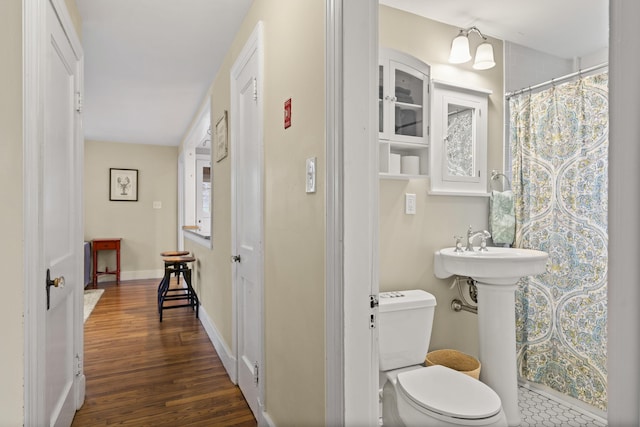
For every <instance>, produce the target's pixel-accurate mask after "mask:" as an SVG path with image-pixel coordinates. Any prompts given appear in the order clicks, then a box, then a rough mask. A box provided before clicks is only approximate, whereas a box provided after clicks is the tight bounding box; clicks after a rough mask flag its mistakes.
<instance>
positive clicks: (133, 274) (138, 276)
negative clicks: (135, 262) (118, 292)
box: [120, 268, 164, 280]
mask: <svg viewBox="0 0 640 427" xmlns="http://www.w3.org/2000/svg"><path fill="white" fill-rule="evenodd" d="M162 276H164V270H163V269H161V268H160V269H157V270H137V271H122V272H120V280H143V279H162Z"/></svg>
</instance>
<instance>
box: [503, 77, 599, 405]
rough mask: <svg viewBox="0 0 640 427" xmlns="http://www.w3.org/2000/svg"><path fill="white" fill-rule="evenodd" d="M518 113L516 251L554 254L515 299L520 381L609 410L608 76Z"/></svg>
mask: <svg viewBox="0 0 640 427" xmlns="http://www.w3.org/2000/svg"><path fill="white" fill-rule="evenodd" d="M509 108H510V111H511V117H510V144H511V152H512V156H513V170H512V172H513V182H514V185H513V189H514V192H515V195H516V247H521V248H531V249H539V250H542V251H545V252H548V253H549V264H548V267H547V272H546V273H544V274H541V275H539V276H535V277H529V278H525V279H523V280H522V281H521V282H520V286H519V289H518V291H517V293H516V316H517V317H516V330H517V332H516V335H517V336H516V340H517V352H518V370H519V374H520V376H521V377H522V378H524V379H527V380H529V381H532V382H535V383H539V384H543V385H546V386H548V387H551V388H552V389H554V390H557V391H559V392H561V393H563V394H566V395H568V396H571V397H574V398H576V399H579V400H581V401H583V402H586V403H587V404H589V405H591V406H594V407H596V408H599V409H601V410H606V407H607V369H606V362H607V353H606V350H607V331H606V323H607V241H608V235H607V167H608V154H607V153H608V150H607V149H608V132H609V127H608V74H607V73H604V74H598V75H595V76H590V77H583V78H580V79H579V80H576V81H573V82H569V83H565V84H561V85H556V86H554V87H552V88H550V89H547V90H544V91H542V92H538V93H524V94H521V95H518V96H514V97H512V98H511V99H510V100H509Z"/></svg>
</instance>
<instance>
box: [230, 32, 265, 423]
mask: <svg viewBox="0 0 640 427" xmlns="http://www.w3.org/2000/svg"><path fill="white" fill-rule="evenodd" d="M259 28H260V26H259V27H258V29H259ZM254 35H256V32H254ZM258 37H259V36H258ZM258 37H256V38H254V37H253V36H252V38H251V39H250V40H249V42H247V46H245V49H244V50H243V53H242V54H241V55H240V56H239V59H238V60H237V61H236V63H235V64H234V67H233V68H232V70H231V77H232V92H231V93H232V101H231V102H232V106H231V108H232V114H231V117H232V118H233V119H232V120H233V123H235V125H234V126H233V130H232V138H233V139H232V142H231V144H232V146H231V148H232V156H233V172H232V175H233V178H232V179H233V197H232V203H233V206H234V212H233V214H234V216H233V220H234V224H233V242H232V246H233V248H232V249H233V251H234V260H235V261H236V262H235V271H234V292H235V301H236V307H235V309H236V333H237V338H236V344H237V345H236V357H237V364H238V366H237V369H238V385H239V386H240V390H242V393H243V394H244V396H245V399H246V400H247V402H248V403H249V406H250V407H251V410H252V411H253V414H254V416H255V417H256V418H257V419H259V416H260V414H261V412H262V411H261V409H260V408H261V406H262V405H263V402H262V399H261V397H262V396H263V394H262V392H261V391H262V390H263V387H262V384H261V383H260V370H261V368H262V366H263V364H262V348H263V296H262V295H263V248H262V236H263V231H262V228H263V223H262V217H263V215H262V212H263V202H262V200H263V197H262V170H263V168H262V130H261V129H262V123H261V118H260V116H261V111H262V108H261V103H260V99H259V98H260V96H261V94H260V93H259V90H258V88H259V83H260V56H261V54H260V49H259V48H258V46H259V44H258V43H257V39H258Z"/></svg>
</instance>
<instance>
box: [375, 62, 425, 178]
mask: <svg viewBox="0 0 640 427" xmlns="http://www.w3.org/2000/svg"><path fill="white" fill-rule="evenodd" d="M379 61H380V68H379V88H378V93H379V96H378V114H379V129H378V130H379V139H380V176H381V177H384V178H397V179H410V178H426V176H427V175H428V169H429V133H430V129H429V66H428V65H427V64H425V63H424V62H422V61H420V60H418V59H417V58H415V57H413V56H411V55H407V54H405V53H402V52H399V51H396V50H393V49H381V50H380V57H379Z"/></svg>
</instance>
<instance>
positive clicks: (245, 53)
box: [229, 21, 266, 413]
mask: <svg viewBox="0 0 640 427" xmlns="http://www.w3.org/2000/svg"><path fill="white" fill-rule="evenodd" d="M263 28H264V24H263V22H262V21H258V23H257V24H256V26H255V28H254V29H253V32H252V33H251V35H250V36H249V38H248V39H247V41H246V42H245V45H244V47H243V48H242V50H241V52H240V54H239V55H238V56H237V58H236V60H235V62H234V64H233V66H232V67H231V71H230V73H229V74H230V81H231V90H230V94H231V96H230V97H231V114H230V115H231V117H235V118H237V117H238V102H237V97H236V94H237V92H238V88H237V83H236V82H237V79H238V77H239V75H240V73H241V71H242V69H243V68H244V67H245V65H246V64H247V63H248V61H249V60H250V59H251V57H252V55H253V54H254V52H255V53H256V55H257V60H258V76H257V94H258V97H257V98H258V99H257V104H258V106H257V114H258V118H257V120H258V130H257V132H258V141H259V147H258V157H259V162H258V164H259V169H260V170H258V171H257V176H258V177H259V179H260V184H259V185H260V188H261V191H260V195H259V197H260V201H259V205H260V206H261V207H262V209H259V210H258V212H257V215H258V216H259V218H258V223H259V224H260V228H261V229H260V232H259V235H260V242H259V244H258V247H257V249H256V250H257V251H258V261H257V263H258V268H257V269H258V277H257V278H256V281H257V283H258V288H259V289H260V291H259V292H260V308H259V309H260V310H261V313H260V314H259V317H260V318H261V319H262V322H261V323H262V325H261V330H260V336H259V338H258V341H259V342H258V348H259V349H260V356H259V360H258V365H259V366H260V368H261V369H262V372H264V371H266V369H265V363H264V360H265V358H264V341H265V339H264V337H265V321H264V205H265V204H264V81H263V80H264V35H263V34H264V30H263ZM239 125H240V123H238V120H232V121H231V126H232V128H231V132H230V140H229V152H230V156H231V253H232V254H237V253H238V242H237V241H236V236H237V229H236V227H237V221H236V215H237V210H236V179H235V176H236V171H237V170H238V160H239V159H238V156H236V155H234V154H235V153H234V151H235V147H236V144H237V142H236V137H237V135H238V134H239V132H238V131H237V127H238V126H239ZM232 284H233V297H232V310H233V314H232V322H233V324H232V330H233V343H232V350H233V354H234V355H235V357H236V374H237V363H238V309H237V304H238V295H237V289H238V287H237V286H236V284H237V268H235V267H234V268H233V273H232ZM234 381H237V378H234ZM265 383H266V381H264V380H263V381H260V382H259V386H258V405H259V406H260V411H258V412H259V413H262V412H264V408H265V407H266V393H265Z"/></svg>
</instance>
